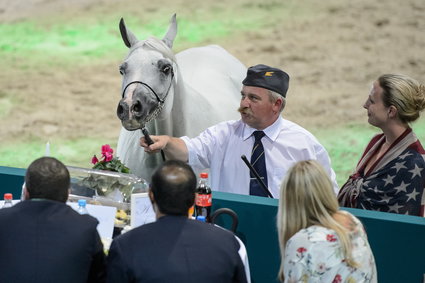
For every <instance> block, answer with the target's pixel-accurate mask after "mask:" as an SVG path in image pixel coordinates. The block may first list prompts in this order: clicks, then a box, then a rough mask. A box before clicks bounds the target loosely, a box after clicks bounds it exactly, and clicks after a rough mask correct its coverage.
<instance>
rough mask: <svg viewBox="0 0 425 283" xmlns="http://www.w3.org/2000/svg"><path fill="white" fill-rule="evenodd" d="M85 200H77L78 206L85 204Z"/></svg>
mask: <svg viewBox="0 0 425 283" xmlns="http://www.w3.org/2000/svg"><path fill="white" fill-rule="evenodd" d="M86 203H87V202H86V200H85V199H79V200H78V206H86Z"/></svg>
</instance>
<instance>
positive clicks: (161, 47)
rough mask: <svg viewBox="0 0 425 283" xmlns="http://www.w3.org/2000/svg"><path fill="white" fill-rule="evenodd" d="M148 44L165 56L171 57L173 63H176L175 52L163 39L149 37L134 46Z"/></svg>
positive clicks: (147, 45)
mask: <svg viewBox="0 0 425 283" xmlns="http://www.w3.org/2000/svg"><path fill="white" fill-rule="evenodd" d="M140 46H146V47H149V48H150V49H152V50H155V51H158V52H159V53H161V54H162V55H163V56H164V57H165V58H168V59H170V60H171V61H172V62H173V63H176V56H175V55H174V52H173V51H172V50H171V49H170V48H169V47H168V46H167V45H166V44H165V43H164V42H163V41H162V40H159V39H158V38H156V37H148V38H147V39H146V40H143V41H140V44H137V45H135V46H134V47H135V48H137V47H140Z"/></svg>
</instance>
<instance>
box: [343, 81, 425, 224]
mask: <svg viewBox="0 0 425 283" xmlns="http://www.w3.org/2000/svg"><path fill="white" fill-rule="evenodd" d="M363 107H364V108H365V109H366V110H367V116H368V122H369V124H371V125H372V126H375V127H377V128H379V129H381V131H382V133H380V134H378V135H376V136H375V137H373V138H372V140H371V141H370V142H369V144H368V145H367V146H366V149H365V151H364V152H363V155H362V157H361V158H360V161H359V162H358V164H357V167H356V170H355V172H354V174H352V175H351V176H350V177H349V178H348V181H347V182H346V183H345V184H344V185H343V186H342V188H341V190H340V191H339V194H338V200H339V203H340V205H341V206H345V207H354V208H363V209H370V210H378V211H385V212H391V213H399V214H409V215H417V216H425V210H424V205H425V195H424V187H425V170H424V168H425V158H424V157H425V150H424V148H423V147H422V145H421V143H420V142H419V140H418V138H417V137H416V135H415V134H414V133H413V131H412V129H411V128H410V126H409V124H410V123H412V122H414V121H415V120H417V119H418V118H419V115H420V112H421V111H423V110H424V109H425V86H424V85H423V84H420V83H419V82H418V81H416V80H414V79H412V78H410V77H407V76H404V75H394V74H386V75H382V76H380V77H379V78H378V79H377V80H376V81H375V82H374V83H373V86H372V89H371V91H370V94H369V97H368V99H367V100H366V102H365V104H364V105H363Z"/></svg>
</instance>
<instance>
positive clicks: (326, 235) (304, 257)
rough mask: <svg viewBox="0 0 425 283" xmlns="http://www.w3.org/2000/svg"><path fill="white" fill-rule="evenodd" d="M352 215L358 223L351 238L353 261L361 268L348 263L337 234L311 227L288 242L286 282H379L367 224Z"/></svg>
mask: <svg viewBox="0 0 425 283" xmlns="http://www.w3.org/2000/svg"><path fill="white" fill-rule="evenodd" d="M343 213H347V214H349V213H348V212H346V211H343ZM349 215H350V216H351V217H352V218H353V220H354V222H355V223H356V227H355V229H354V230H353V231H352V232H351V234H350V238H351V243H352V245H353V249H352V253H353V258H354V260H355V261H356V263H357V264H359V267H358V268H353V267H350V266H348V265H347V264H346V263H345V261H344V256H343V253H342V249H341V246H340V242H339V239H338V236H337V234H336V233H335V231H333V230H331V229H328V228H325V227H322V226H310V227H308V228H306V229H302V230H300V231H298V232H297V233H296V234H295V235H294V236H292V237H291V238H290V239H289V240H288V242H287V243H286V249H285V258H284V275H285V282H288V283H289V282H291V283H292V282H329V283H339V282H350V283H354V282H377V274H376V265H375V259H374V257H373V254H372V251H371V249H370V246H369V243H368V241H367V236H366V233H365V231H364V228H363V225H362V224H361V222H360V221H359V220H358V219H357V218H356V217H354V216H353V215H351V214H349Z"/></svg>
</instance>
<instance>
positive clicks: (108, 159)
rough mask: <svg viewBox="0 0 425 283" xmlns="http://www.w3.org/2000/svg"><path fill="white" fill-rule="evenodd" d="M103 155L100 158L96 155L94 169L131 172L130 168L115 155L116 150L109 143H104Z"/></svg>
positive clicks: (93, 158) (93, 160)
mask: <svg viewBox="0 0 425 283" xmlns="http://www.w3.org/2000/svg"><path fill="white" fill-rule="evenodd" d="M101 153H102V157H101V158H100V160H99V159H98V158H97V156H96V155H94V156H93V157H92V159H91V163H93V164H94V166H93V169H98V170H108V171H114V172H119V173H130V169H129V168H128V167H127V166H125V165H124V164H123V163H122V162H121V161H120V160H119V159H118V158H116V157H114V155H113V153H114V150H113V149H112V148H111V146H110V145H109V144H105V145H102V148H101Z"/></svg>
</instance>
